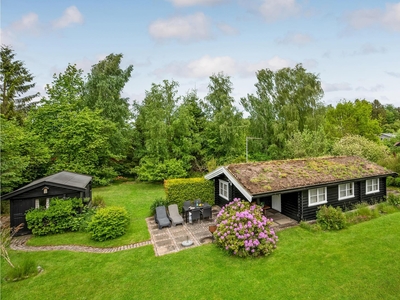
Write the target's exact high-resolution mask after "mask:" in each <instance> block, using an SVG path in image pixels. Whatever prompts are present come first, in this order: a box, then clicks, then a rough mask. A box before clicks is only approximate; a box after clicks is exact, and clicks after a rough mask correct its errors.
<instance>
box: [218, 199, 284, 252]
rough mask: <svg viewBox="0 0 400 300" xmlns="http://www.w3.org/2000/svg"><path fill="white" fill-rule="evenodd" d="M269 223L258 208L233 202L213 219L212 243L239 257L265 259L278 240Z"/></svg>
mask: <svg viewBox="0 0 400 300" xmlns="http://www.w3.org/2000/svg"><path fill="white" fill-rule="evenodd" d="M271 225H272V219H267V218H266V217H265V216H264V215H263V214H262V208H261V207H260V206H258V205H251V204H250V203H249V202H247V201H246V202H242V201H241V200H240V199H238V198H235V199H234V200H233V201H232V202H231V203H229V204H227V205H225V206H224V207H223V208H222V209H221V211H220V212H219V213H218V216H217V230H216V231H215V232H214V236H215V240H216V242H217V244H218V245H219V246H221V247H222V248H224V249H225V250H227V251H229V252H230V253H232V254H234V255H238V256H240V257H246V256H253V257H256V256H261V255H268V254H270V253H271V252H272V251H273V250H274V249H275V248H276V242H277V241H278V237H277V236H276V235H275V232H274V229H273V228H272V227H271Z"/></svg>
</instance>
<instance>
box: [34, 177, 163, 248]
mask: <svg viewBox="0 0 400 300" xmlns="http://www.w3.org/2000/svg"><path fill="white" fill-rule="evenodd" d="M93 195H94V196H95V195H101V196H103V198H104V201H105V203H106V204H107V205H108V206H111V205H112V206H123V207H125V208H126V209H127V211H128V213H129V215H130V216H131V220H130V224H129V227H128V229H127V232H126V234H125V235H123V236H121V237H119V238H117V239H114V240H110V241H105V242H96V241H93V240H91V239H90V236H89V234H87V233H75V232H74V233H65V234H57V235H52V236H44V237H34V238H32V239H31V240H29V242H28V245H30V246H41V245H66V244H74V245H87V246H93V247H113V246H121V245H128V244H132V243H137V242H141V241H145V240H149V239H150V234H149V232H148V230H147V225H146V221H145V218H147V217H149V216H150V205H151V203H152V202H153V201H154V199H157V198H160V197H165V193H164V188H163V186H162V184H153V183H138V182H134V181H121V182H117V183H116V184H113V185H110V186H107V187H101V188H95V189H93Z"/></svg>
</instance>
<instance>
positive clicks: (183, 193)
mask: <svg viewBox="0 0 400 300" xmlns="http://www.w3.org/2000/svg"><path fill="white" fill-rule="evenodd" d="M164 189H165V193H166V195H167V200H168V201H169V202H172V201H173V203H176V204H178V206H179V209H181V208H182V205H183V202H184V201H186V200H195V199H201V200H202V201H203V202H208V203H209V204H211V205H213V204H214V184H213V181H210V180H206V179H204V178H187V179H168V180H165V181H164Z"/></svg>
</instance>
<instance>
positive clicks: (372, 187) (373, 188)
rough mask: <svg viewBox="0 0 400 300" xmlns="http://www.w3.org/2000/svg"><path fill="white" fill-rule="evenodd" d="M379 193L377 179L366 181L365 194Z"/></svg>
mask: <svg viewBox="0 0 400 300" xmlns="http://www.w3.org/2000/svg"><path fill="white" fill-rule="evenodd" d="M375 192H379V178H373V179H367V181H366V194H370V193H375Z"/></svg>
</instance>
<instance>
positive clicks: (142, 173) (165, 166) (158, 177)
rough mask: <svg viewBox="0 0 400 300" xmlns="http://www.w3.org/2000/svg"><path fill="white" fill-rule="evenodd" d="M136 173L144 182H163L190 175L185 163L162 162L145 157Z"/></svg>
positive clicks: (177, 161)
mask: <svg viewBox="0 0 400 300" xmlns="http://www.w3.org/2000/svg"><path fill="white" fill-rule="evenodd" d="M135 171H136V173H137V174H138V179H139V180H143V181H162V180H164V179H169V178H182V177H186V176H187V175H188V172H187V170H186V169H185V166H184V164H183V162H182V161H179V160H176V159H168V160H164V161H163V162H161V161H159V160H157V159H152V158H148V157H144V158H142V160H141V161H140V165H139V166H138V167H137V168H136V169H135Z"/></svg>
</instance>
